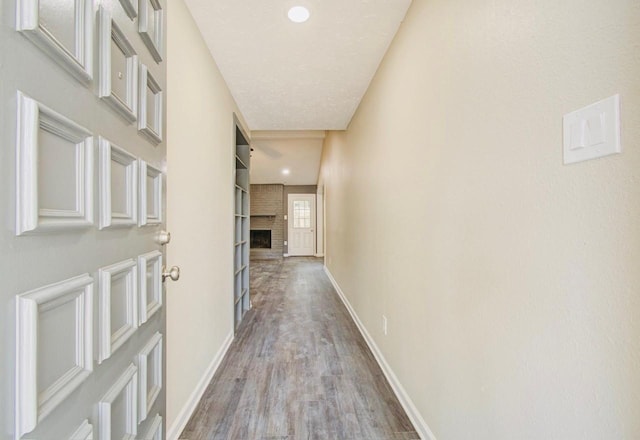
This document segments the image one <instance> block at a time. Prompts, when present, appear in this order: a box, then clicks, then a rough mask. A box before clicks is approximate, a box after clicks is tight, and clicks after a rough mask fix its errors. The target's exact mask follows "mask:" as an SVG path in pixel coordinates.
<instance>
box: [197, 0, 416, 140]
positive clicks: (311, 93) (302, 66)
mask: <svg viewBox="0 0 640 440" xmlns="http://www.w3.org/2000/svg"><path fill="white" fill-rule="evenodd" d="M186 3H187V4H188V6H189V8H190V10H191V13H192V14H193V16H194V18H195V20H196V22H197V24H198V26H199V28H200V31H201V32H202V35H203V36H204V39H205V41H206V42H207V45H208V46H209V49H210V50H211V53H212V54H213V57H214V59H215V60H216V63H217V64H218V67H219V68H220V71H221V72H222V75H223V76H224V78H225V80H226V81H227V84H228V85H229V88H230V89H231V93H232V94H233V96H234V98H235V99H236V102H237V104H238V106H239V107H240V111H241V112H242V114H243V116H244V117H245V119H246V120H247V124H248V125H249V128H250V129H251V130H343V129H345V128H346V127H347V125H348V124H349V121H350V120H351V117H352V116H353V113H354V112H355V110H356V108H357V107H358V105H359V103H360V100H361V99H362V96H363V95H364V93H365V91H366V89H367V87H368V86H369V82H370V81H371V78H372V77H373V75H374V73H375V71H376V69H377V68H378V65H379V64H380V61H381V60H382V57H383V56H384V54H385V52H386V50H387V48H388V46H389V44H390V43H391V40H392V39H393V37H394V35H395V33H396V31H397V30H398V27H399V26H400V23H401V21H402V20H403V18H404V16H405V14H406V12H407V8H408V7H409V5H410V3H411V0H299V1H296V0H186ZM296 5H303V6H306V7H307V8H309V10H310V11H311V18H310V19H309V21H307V22H306V23H302V24H296V23H292V22H291V21H289V19H288V18H287V12H288V10H289V8H291V7H292V6H296Z"/></svg>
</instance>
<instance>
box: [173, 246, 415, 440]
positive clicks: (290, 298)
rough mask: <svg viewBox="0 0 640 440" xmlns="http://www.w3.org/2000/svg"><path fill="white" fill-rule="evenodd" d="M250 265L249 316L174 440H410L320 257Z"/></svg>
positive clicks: (409, 431)
mask: <svg viewBox="0 0 640 440" xmlns="http://www.w3.org/2000/svg"><path fill="white" fill-rule="evenodd" d="M251 264H252V267H251V289H252V296H253V310H251V311H250V312H249V313H248V314H247V316H246V318H245V320H244V321H243V323H242V324H241V326H240V328H239V330H238V333H237V335H236V339H235V340H234V342H233V343H232V345H231V347H230V349H229V351H228V353H227V355H226V356H225V358H224V360H223V362H222V364H221V365H220V368H219V370H218V371H217V372H216V374H215V376H214V378H213V380H212V381H211V384H210V385H209V387H208V389H207V391H206V392H205V395H204V397H203V398H202V400H201V401H200V403H199V405H198V407H197V409H196V410H195V412H194V414H193V416H192V417H191V420H190V421H189V423H188V424H187V426H186V428H185V430H184V432H183V433H182V435H181V437H180V438H181V439H189V440H204V439H216V440H218V439H220V440H222V439H232V440H267V439H269V440H275V439H279V440H285V439H286V440H298V439H300V440H303V439H304V440H308V439H318V440H320V439H323V440H324V439H331V440H334V439H335V440H342V439H345V440H346V439H353V440H400V439H402V440H409V439H419V438H420V437H419V436H418V434H417V433H416V432H415V430H414V428H413V426H412V425H411V422H410V421H409V419H408V418H407V415H406V414H405V412H404V410H403V409H402V407H401V406H400V403H399V402H398V400H397V398H396V397H395V395H394V394H393V391H392V390H391V387H390V386H389V384H388V382H387V381H386V379H385V377H384V375H383V373H382V371H381V370H380V368H379V366H378V364H377V363H376V361H375V359H374V357H373V355H372V354H371V352H370V351H369V349H368V347H367V345H366V343H365V341H364V339H363V338H362V336H361V335H360V333H359V332H358V329H357V327H356V326H355V324H354V323H353V321H352V320H351V317H350V316H349V313H348V312H347V310H346V309H345V307H344V306H343V304H342V303H341V301H340V299H339V298H338V295H337V294H336V292H335V290H334V289H333V287H332V285H331V283H330V282H329V280H328V279H327V277H326V275H325V274H324V272H323V270H322V260H320V259H315V258H287V259H284V260H262V261H259V260H257V261H252V263H251ZM230 313H231V312H230Z"/></svg>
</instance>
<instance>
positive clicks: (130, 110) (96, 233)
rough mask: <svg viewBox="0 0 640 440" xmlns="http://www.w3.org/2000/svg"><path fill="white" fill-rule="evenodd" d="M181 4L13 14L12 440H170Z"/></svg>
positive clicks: (55, 0) (64, 0) (8, 431)
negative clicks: (170, 169)
mask: <svg viewBox="0 0 640 440" xmlns="http://www.w3.org/2000/svg"><path fill="white" fill-rule="evenodd" d="M165 1H166V0H140V1H138V0H7V1H2V2H0V17H2V21H1V24H0V115H1V118H0V124H1V128H0V213H2V216H1V217H0V219H1V220H0V221H1V228H0V280H2V288H1V289H0V313H2V315H1V316H2V317H1V318H0V438H2V439H3V440H8V439H12V440H20V439H24V440H27V439H38V440H49V439H51V440H63V439H74V440H79V439H96V440H115V439H118V440H120V439H134V438H144V439H160V438H162V436H164V426H163V424H164V423H163V420H164V418H165V388H164V373H163V371H164V355H163V353H164V351H165V349H164V340H165V338H164V330H165V311H164V306H163V305H164V304H165V302H164V289H163V284H162V266H163V258H164V250H163V247H162V246H161V245H160V244H159V243H158V242H157V241H156V238H157V237H158V233H159V232H160V230H161V229H162V227H163V224H164V214H165V211H164V206H165V203H164V200H165V197H164V194H165V179H164V169H165V165H166V164H165V158H166V154H165V152H166V148H165V143H164V141H163V139H164V128H163V127H164V126H165V124H164V118H165V110H164V100H163V94H164V92H165V85H166V67H165V66H166V59H164V55H163V54H164V50H163V47H164V44H165V42H164V41H165V38H164V27H165V23H166V16H165V14H164V9H163V8H164V6H165Z"/></svg>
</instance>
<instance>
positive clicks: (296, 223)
mask: <svg viewBox="0 0 640 440" xmlns="http://www.w3.org/2000/svg"><path fill="white" fill-rule="evenodd" d="M293 227H294V228H295V229H305V228H307V229H308V228H310V227H311V203H310V202H309V200H294V201H293Z"/></svg>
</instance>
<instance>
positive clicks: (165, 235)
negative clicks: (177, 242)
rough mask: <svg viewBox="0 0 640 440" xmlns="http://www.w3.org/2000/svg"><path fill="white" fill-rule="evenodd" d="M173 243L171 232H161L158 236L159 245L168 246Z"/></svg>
mask: <svg viewBox="0 0 640 440" xmlns="http://www.w3.org/2000/svg"><path fill="white" fill-rule="evenodd" d="M170 241H171V232H167V231H160V232H158V234H156V243H158V244H159V245H165V244H168V243H169V242H170Z"/></svg>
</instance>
